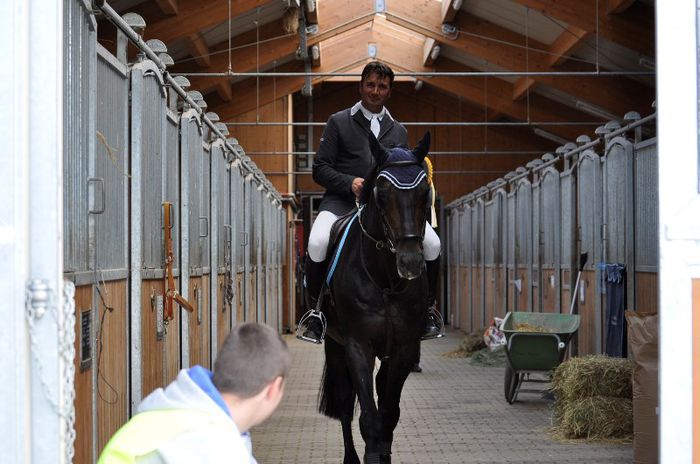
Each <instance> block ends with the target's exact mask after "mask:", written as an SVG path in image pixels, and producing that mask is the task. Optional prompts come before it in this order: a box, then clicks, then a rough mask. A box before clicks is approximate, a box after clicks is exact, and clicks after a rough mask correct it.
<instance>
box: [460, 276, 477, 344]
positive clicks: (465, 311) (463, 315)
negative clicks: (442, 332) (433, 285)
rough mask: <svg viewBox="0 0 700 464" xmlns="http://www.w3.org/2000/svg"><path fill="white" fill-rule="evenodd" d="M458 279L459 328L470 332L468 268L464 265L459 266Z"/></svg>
mask: <svg viewBox="0 0 700 464" xmlns="http://www.w3.org/2000/svg"><path fill="white" fill-rule="evenodd" d="M459 281H460V285H459V292H460V297H459V314H460V319H461V321H462V322H461V324H460V328H461V329H462V330H463V331H465V332H466V333H471V332H472V331H473V330H474V326H473V325H472V315H471V313H470V311H469V299H470V298H471V288H469V270H468V268H467V267H466V266H460V269H459Z"/></svg>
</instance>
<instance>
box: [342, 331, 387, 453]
mask: <svg viewBox="0 0 700 464" xmlns="http://www.w3.org/2000/svg"><path fill="white" fill-rule="evenodd" d="M345 356H346V359H347V361H348V367H349V368H350V375H351V376H352V380H353V385H354V386H355V391H356V392H357V398H358V400H359V402H360V433H361V434H362V438H363V439H364V441H365V458H364V460H365V463H366V464H374V463H379V455H380V448H379V443H380V440H381V431H382V424H381V417H380V416H379V412H378V411H377V405H376V404H375V402H374V388H373V387H374V385H373V382H372V379H373V374H374V359H375V356H374V353H371V352H370V350H369V349H368V348H366V347H363V346H362V345H361V344H360V343H359V342H357V341H356V340H350V339H349V340H348V341H347V344H346V345H345Z"/></svg>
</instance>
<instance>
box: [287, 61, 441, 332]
mask: <svg viewBox="0 0 700 464" xmlns="http://www.w3.org/2000/svg"><path fill="white" fill-rule="evenodd" d="M393 82H394V72H393V71H392V70H391V68H390V67H389V66H387V65H385V64H383V63H380V62H378V61H374V62H371V63H369V64H367V65H366V66H365V68H364V69H363V71H362V77H361V80H360V97H361V99H360V101H359V102H357V103H356V104H355V105H353V106H352V107H351V108H347V109H345V110H343V111H340V112H338V113H335V114H333V115H332V116H331V117H330V118H329V119H328V122H327V123H326V128H325V130H324V131H323V136H322V137H321V144H320V146H319V149H318V152H317V153H316V157H315V160H314V166H313V178H314V181H316V183H318V184H320V185H321V186H323V187H324V188H325V189H326V192H325V194H324V196H323V200H322V201H321V205H320V207H319V214H318V216H317V217H316V220H315V221H314V223H313V226H312V227H311V232H310V234H309V244H308V248H307V250H308V251H307V256H306V263H305V272H304V273H305V286H306V295H307V298H306V300H307V304H308V305H309V313H307V316H305V317H303V318H302V322H303V323H305V324H306V328H305V329H303V328H302V330H304V331H303V335H302V336H301V337H300V338H301V339H302V340H306V341H310V342H313V343H321V342H322V341H323V335H324V322H323V319H322V316H321V314H319V313H318V312H317V311H316V309H317V308H316V307H317V300H318V298H319V295H320V293H321V290H322V288H323V279H324V277H325V276H326V272H327V263H326V254H327V249H328V242H329V238H330V232H331V227H332V226H333V223H335V221H336V220H337V219H338V218H339V217H340V216H343V215H345V214H347V213H349V212H350V211H352V210H353V209H355V207H356V199H357V198H359V196H360V193H361V191H362V186H363V184H364V181H365V179H364V176H365V175H366V174H367V173H368V172H369V171H370V169H371V168H372V166H373V164H374V161H373V157H372V155H371V153H370V147H369V142H368V135H369V133H370V132H372V133H373V134H374V136H375V137H376V138H377V140H379V142H381V144H382V145H383V146H385V147H397V146H402V147H406V146H408V133H407V131H406V128H405V127H404V126H402V125H401V124H400V123H399V122H398V121H396V120H395V119H394V118H393V117H392V116H391V114H389V111H388V110H387V109H386V107H385V106H384V103H385V102H386V101H387V100H388V99H389V97H390V96H391V86H392V84H393ZM423 255H424V257H425V264H426V271H427V276H428V302H429V304H428V307H427V308H426V310H427V313H428V314H427V317H426V325H425V329H424V331H423V332H424V333H423V336H422V337H421V338H422V339H423V340H426V339H430V338H437V337H441V336H442V335H443V332H442V327H443V324H442V319H441V316H440V313H439V312H438V311H437V306H436V296H437V295H436V287H437V281H438V275H439V270H440V238H439V237H438V236H437V234H436V233H435V231H434V230H433V228H432V227H431V226H430V224H428V223H427V222H426V225H425V236H424V239H423ZM318 309H320V305H319V308H318ZM308 316H311V317H308Z"/></svg>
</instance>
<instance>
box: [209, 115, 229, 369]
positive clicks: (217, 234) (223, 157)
mask: <svg viewBox="0 0 700 464" xmlns="http://www.w3.org/2000/svg"><path fill="white" fill-rule="evenodd" d="M211 118H212V116H210V119H211ZM216 119H218V118H216ZM221 129H222V133H224V130H223V129H226V127H225V126H223V127H222V128H221ZM227 132H228V130H226V131H225V133H227ZM229 176H230V170H229V166H228V156H227V154H226V147H225V145H224V141H223V140H221V139H217V140H215V141H213V142H212V144H211V198H212V200H211V212H210V214H209V217H210V218H211V231H212V232H211V234H210V235H211V250H210V251H211V286H210V294H209V301H210V302H211V348H210V351H211V353H212V360H211V362H212V365H213V364H214V361H215V356H216V353H217V352H218V350H219V348H220V347H221V344H222V343H223V341H224V338H226V335H227V334H228V333H229V331H230V330H231V313H232V312H233V311H231V309H230V306H231V298H230V297H231V291H232V289H231V207H230V202H231V191H230V183H229Z"/></svg>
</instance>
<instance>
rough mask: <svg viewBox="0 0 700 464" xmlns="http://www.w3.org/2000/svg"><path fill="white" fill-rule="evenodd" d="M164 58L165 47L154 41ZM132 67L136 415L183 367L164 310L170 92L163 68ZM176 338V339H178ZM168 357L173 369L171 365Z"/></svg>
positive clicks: (146, 63)
mask: <svg viewBox="0 0 700 464" xmlns="http://www.w3.org/2000/svg"><path fill="white" fill-rule="evenodd" d="M149 42H150V44H149V46H152V47H155V49H156V50H157V51H159V52H161V53H164V52H165V45H163V44H162V42H161V43H158V42H159V41H149ZM137 60H138V61H137V63H135V64H134V65H133V66H132V67H131V72H130V77H131V118H130V120H131V203H130V205H129V209H130V223H131V224H130V228H131V230H130V237H131V242H130V253H131V256H130V267H131V270H130V273H131V282H130V287H131V298H130V308H131V386H132V387H131V393H132V397H131V400H132V401H131V408H132V409H131V410H132V412H133V411H134V410H135V408H136V406H137V405H138V402H139V401H140V400H141V398H142V397H143V396H145V395H147V394H148V393H149V392H151V391H152V390H154V389H155V388H157V387H159V386H162V385H164V384H165V383H166V379H165V374H166V371H167V370H172V371H175V370H176V369H177V367H178V364H179V363H178V359H177V356H172V355H171V356H168V355H167V354H166V351H165V347H166V344H165V343H164V340H165V330H164V323H163V321H162V310H161V309H160V308H162V305H163V302H164V299H165V266H164V264H165V255H164V247H163V217H164V215H163V202H165V201H166V182H165V178H166V166H167V164H166V158H165V156H166V155H165V154H166V148H167V146H166V124H167V91H166V87H165V81H164V79H163V73H162V72H161V70H160V69H159V68H158V66H157V65H156V64H155V63H154V62H153V61H151V60H150V59H147V58H146V57H145V55H144V54H143V53H141V54H139V56H138V59H137ZM171 336H173V337H175V338H177V335H176V334H172V335H171ZM166 358H169V364H171V365H170V366H167V365H166Z"/></svg>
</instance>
